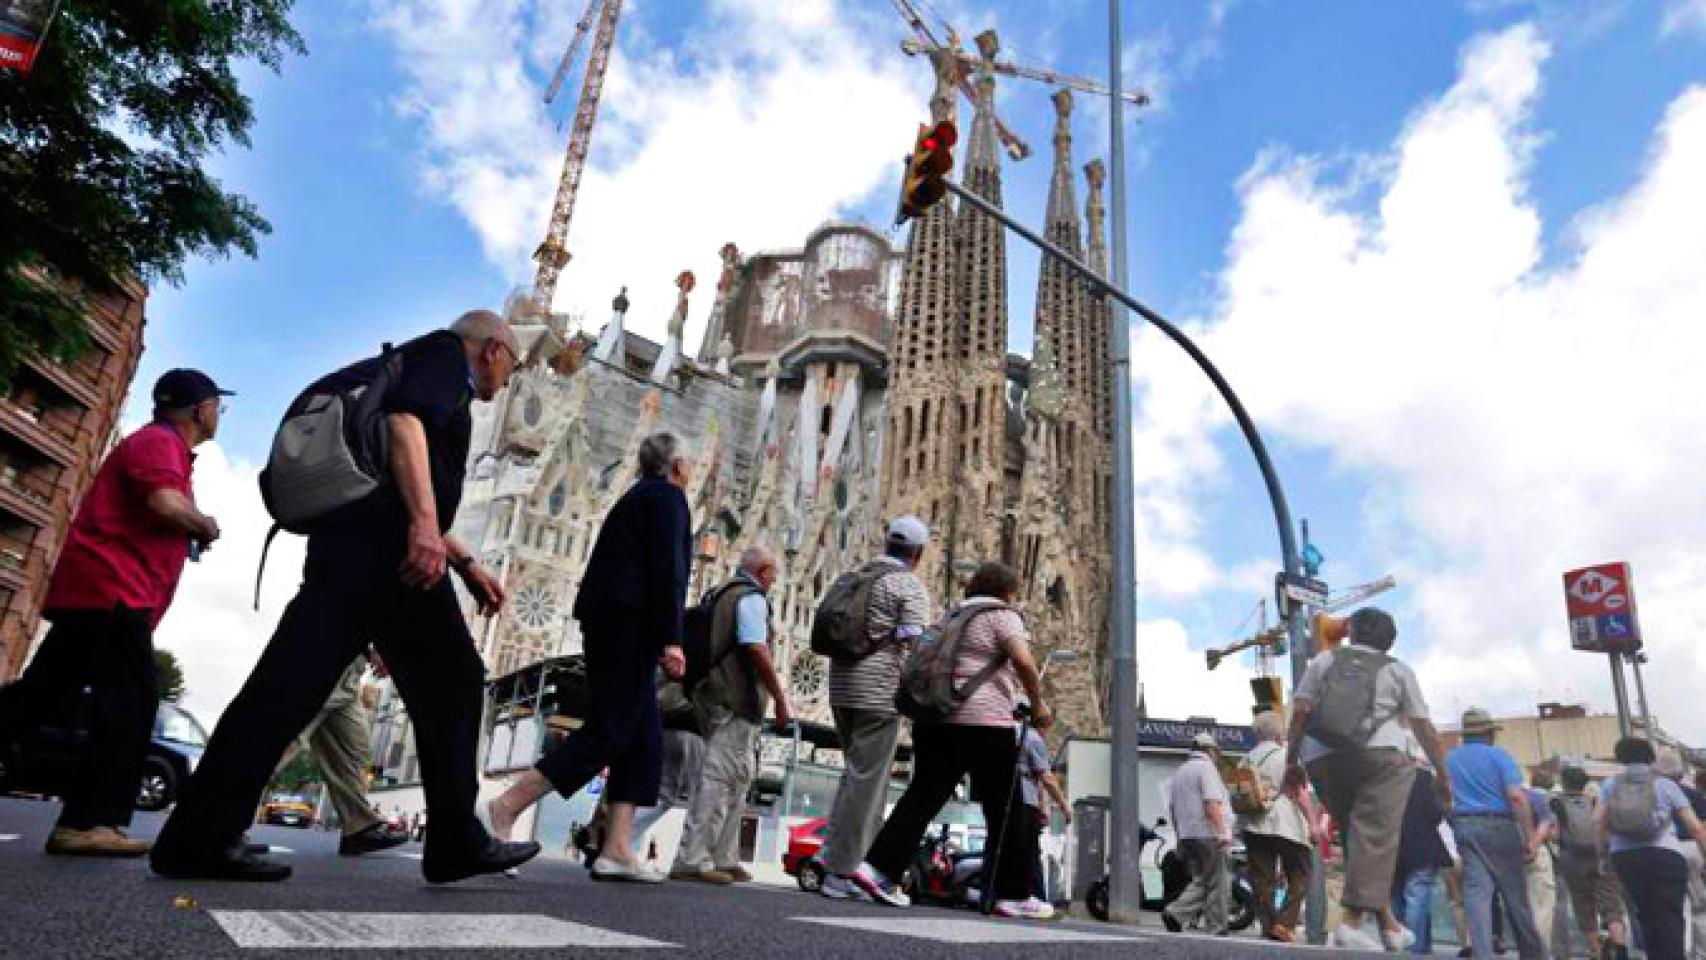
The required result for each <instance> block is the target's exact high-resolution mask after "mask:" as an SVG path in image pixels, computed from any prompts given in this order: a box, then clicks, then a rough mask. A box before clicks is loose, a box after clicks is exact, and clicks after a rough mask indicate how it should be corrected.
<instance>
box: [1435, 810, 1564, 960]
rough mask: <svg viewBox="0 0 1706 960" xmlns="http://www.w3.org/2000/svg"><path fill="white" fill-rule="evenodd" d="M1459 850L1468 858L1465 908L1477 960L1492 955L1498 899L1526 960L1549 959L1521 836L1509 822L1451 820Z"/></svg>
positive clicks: (1465, 863) (1520, 953)
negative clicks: (1532, 897)
mask: <svg viewBox="0 0 1706 960" xmlns="http://www.w3.org/2000/svg"><path fill="white" fill-rule="evenodd" d="M1451 827H1452V831H1453V832H1454V833H1456V834H1457V849H1458V850H1459V851H1460V852H1461V853H1462V854H1463V905H1464V908H1465V909H1466V910H1467V912H1468V914H1469V938H1470V939H1471V940H1472V941H1474V944H1473V945H1474V948H1475V960H1491V958H1492V956H1493V894H1494V893H1495V892H1497V893H1498V894H1499V896H1500V897H1501V898H1502V899H1503V900H1504V902H1505V913H1506V915H1507V917H1508V918H1509V920H1510V932H1511V934H1512V935H1514V936H1515V938H1516V947H1517V952H1518V954H1519V955H1520V956H1521V957H1522V960H1545V958H1546V945H1545V944H1544V943H1543V942H1542V941H1541V939H1540V932H1539V931H1538V930H1536V929H1535V928H1534V914H1533V912H1532V911H1530V910H1529V908H1528V881H1527V878H1526V876H1525V874H1524V866H1525V864H1524V862H1523V856H1522V853H1523V851H1522V831H1521V829H1520V828H1518V827H1517V825H1516V821H1514V820H1511V819H1509V818H1505V817H1466V816H1457V817H1453V818H1452V824H1451Z"/></svg>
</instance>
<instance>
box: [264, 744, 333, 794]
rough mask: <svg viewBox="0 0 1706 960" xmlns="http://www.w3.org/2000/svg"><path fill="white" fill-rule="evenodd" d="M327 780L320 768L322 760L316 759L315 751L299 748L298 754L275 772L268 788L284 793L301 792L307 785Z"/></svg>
mask: <svg viewBox="0 0 1706 960" xmlns="http://www.w3.org/2000/svg"><path fill="white" fill-rule="evenodd" d="M325 782H326V774H325V772H324V771H322V770H321V769H320V762H319V761H318V760H316V759H314V753H313V751H310V750H299V751H297V753H296V756H294V757H291V758H290V762H289V763H287V764H285V765H284V766H283V767H282V768H280V769H279V770H278V772H277V773H275V774H273V778H272V780H271V782H269V783H268V784H267V788H268V789H269V790H274V791H280V792H284V793H300V792H301V791H302V790H303V788H305V787H309V786H312V785H313V784H317V783H325Z"/></svg>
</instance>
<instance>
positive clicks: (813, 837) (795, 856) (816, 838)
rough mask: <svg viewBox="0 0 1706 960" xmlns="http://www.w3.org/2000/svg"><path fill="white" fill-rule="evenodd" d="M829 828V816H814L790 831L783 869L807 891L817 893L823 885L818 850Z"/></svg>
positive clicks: (821, 846)
mask: <svg viewBox="0 0 1706 960" xmlns="http://www.w3.org/2000/svg"><path fill="white" fill-rule="evenodd" d="M828 830H829V818H828V817H814V818H813V819H811V820H807V821H806V822H804V823H802V824H800V825H799V826H797V827H794V828H793V829H791V830H789V831H788V849H787V850H786V851H785V852H784V853H783V854H782V870H783V871H784V872H786V873H788V874H789V875H790V876H792V877H793V878H794V880H795V882H796V883H798V884H799V885H800V889H801V890H804V891H806V892H807V893H816V892H817V890H818V888H819V887H821V886H823V876H824V869H823V861H822V860H819V859H818V852H819V851H821V850H822V849H823V840H824V834H825V833H827V832H828Z"/></svg>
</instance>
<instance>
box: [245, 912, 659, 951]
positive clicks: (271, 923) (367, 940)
mask: <svg viewBox="0 0 1706 960" xmlns="http://www.w3.org/2000/svg"><path fill="white" fill-rule="evenodd" d="M212 914H213V918H214V920H216V921H217V922H218V923H219V926H220V928H221V929H223V930H224V931H225V934H226V936H228V937H230V938H231V941H232V942H233V943H235V944H236V945H237V946H239V947H244V948H250V949H263V950H266V949H291V948H303V947H321V948H334V949H349V948H368V949H373V948H380V949H407V948H411V947H422V948H434V949H458V948H460V949H501V948H522V947H557V948H571V947H578V948H583V949H598V948H608V947H628V948H632V947H671V946H675V944H670V943H664V942H662V941H659V940H651V939H648V938H646V937H636V936H633V935H631V934H626V933H617V932H615V931H613V930H605V929H602V928H599V927H590V926H587V925H585V924H580V923H571V922H570V921H567V920H558V919H557V918H555V917H547V916H542V915H539V914H499V913H491V914H456V913H424V914H423V913H346V912H339V911H329V910H214V911H212Z"/></svg>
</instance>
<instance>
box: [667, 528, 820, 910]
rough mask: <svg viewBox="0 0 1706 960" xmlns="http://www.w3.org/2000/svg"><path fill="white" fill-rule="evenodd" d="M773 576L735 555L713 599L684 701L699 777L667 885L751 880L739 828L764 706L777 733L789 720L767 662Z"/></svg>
mask: <svg viewBox="0 0 1706 960" xmlns="http://www.w3.org/2000/svg"><path fill="white" fill-rule="evenodd" d="M776 574H777V567H776V557H775V556H774V555H772V554H771V553H770V551H768V550H765V549H763V548H761V547H754V548H752V549H750V550H748V551H746V552H745V553H743V554H741V558H740V569H739V570H738V571H736V572H735V576H734V579H732V580H730V581H729V583H728V584H727V585H725V586H724V587H723V588H722V590H721V591H720V592H719V593H718V594H717V599H716V601H715V606H714V607H713V612H712V614H711V667H710V671H709V673H708V674H707V675H706V677H705V679H703V680H701V681H699V683H698V684H697V685H696V686H695V687H694V688H693V691H692V693H691V697H692V699H693V710H694V713H695V714H696V715H697V716H698V718H699V729H700V730H701V731H702V732H703V733H704V736H705V760H704V766H703V773H702V774H701V775H700V781H699V791H698V793H696V794H694V796H693V803H692V805H691V806H690V807H689V808H688V811H687V826H686V828H685V829H684V830H683V832H682V834H681V847H680V849H679V850H678V851H677V853H676V856H675V865H674V866H673V867H672V868H671V869H670V872H669V875H670V878H671V879H674V880H696V881H699V882H701V883H711V884H717V885H726V884H729V883H735V882H738V881H745V880H750V879H752V877H751V875H750V874H748V873H747V872H746V870H745V869H744V868H742V867H741V865H740V822H741V813H742V811H743V810H744V809H745V807H746V791H747V788H748V787H750V786H751V785H752V779H753V777H755V776H757V775H758V761H757V753H758V736H759V733H760V732H761V725H762V724H763V723H764V712H765V707H766V703H765V701H766V700H767V699H769V700H773V701H774V702H775V704H776V708H775V709H776V724H777V726H781V727H785V726H787V725H788V724H789V723H790V722H791V721H792V720H793V717H792V715H791V714H790V712H789V710H788V695H787V692H786V691H785V690H783V688H782V681H781V679H780V678H779V677H778V676H777V675H776V665H775V663H774V662H773V661H772V660H771V658H770V603H769V601H767V600H765V598H764V595H765V593H767V592H768V591H769V590H770V587H771V586H772V585H774V584H775V583H776ZM766 694H768V697H767V696H766Z"/></svg>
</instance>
